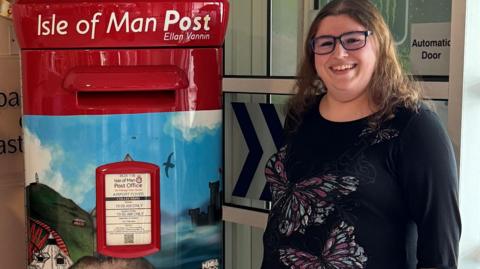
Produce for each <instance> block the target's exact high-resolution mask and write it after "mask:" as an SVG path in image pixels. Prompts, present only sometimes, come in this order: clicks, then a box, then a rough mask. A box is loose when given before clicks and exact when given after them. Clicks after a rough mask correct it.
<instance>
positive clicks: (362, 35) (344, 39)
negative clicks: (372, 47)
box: [310, 31, 373, 55]
mask: <svg viewBox="0 0 480 269" xmlns="http://www.w3.org/2000/svg"><path fill="white" fill-rule="evenodd" d="M372 34H373V32H372V31H353V32H347V33H343V34H341V35H339V36H333V35H322V36H318V37H315V38H312V40H311V41H310V45H311V47H312V51H313V53H315V54H319V55H325V54H329V53H331V52H332V51H334V50H335V47H336V46H337V40H339V41H340V44H342V47H343V48H344V49H346V50H358V49H361V48H363V47H365V44H367V36H369V35H372Z"/></svg>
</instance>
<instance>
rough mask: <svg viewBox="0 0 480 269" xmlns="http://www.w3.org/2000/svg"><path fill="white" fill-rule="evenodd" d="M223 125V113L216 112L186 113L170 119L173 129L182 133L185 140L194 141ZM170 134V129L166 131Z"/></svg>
mask: <svg viewBox="0 0 480 269" xmlns="http://www.w3.org/2000/svg"><path fill="white" fill-rule="evenodd" d="M221 123H222V112H221V111H220V110H218V111H217V110H215V111H186V112H180V113H177V114H176V115H175V116H173V117H172V118H171V119H170V124H169V125H171V126H172V127H173V128H175V129H177V130H178V131H180V132H181V133H182V136H183V139H185V140H187V141H192V140H194V139H196V138H197V137H199V136H201V135H203V134H205V133H206V132H209V131H212V130H214V129H216V128H218V127H219V126H220V125H221ZM165 131H166V132H167V133H168V132H170V131H171V130H170V128H168V125H167V128H166V129H165Z"/></svg>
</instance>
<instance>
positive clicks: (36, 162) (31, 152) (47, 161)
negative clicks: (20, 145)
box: [23, 128, 61, 186]
mask: <svg viewBox="0 0 480 269" xmlns="http://www.w3.org/2000/svg"><path fill="white" fill-rule="evenodd" d="M23 142H24V148H25V152H26V153H27V154H28V155H27V156H28V158H26V159H25V178H26V181H27V182H26V184H27V185H28V184H29V183H31V182H34V181H35V174H38V177H39V178H40V179H45V178H46V176H47V175H48V174H51V170H52V168H51V163H52V159H53V155H54V152H53V151H54V150H53V149H51V148H48V147H45V146H44V145H42V142H41V141H40V139H38V137H37V136H36V135H34V134H32V133H31V132H30V130H28V129H27V128H25V129H24V141H23ZM58 176H60V177H61V175H57V177H56V178H55V179H54V182H53V183H55V184H54V185H56V186H58V185H61V183H60V182H59V180H60V178H59V177H58Z"/></svg>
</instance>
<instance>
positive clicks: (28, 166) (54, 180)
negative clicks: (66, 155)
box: [24, 128, 95, 204]
mask: <svg viewBox="0 0 480 269" xmlns="http://www.w3.org/2000/svg"><path fill="white" fill-rule="evenodd" d="M24 147H25V152H28V156H30V158H28V159H26V160H25V174H26V185H28V184H30V183H33V182H35V173H37V174H38V178H39V180H40V183H42V184H45V185H48V186H49V187H50V188H52V189H54V190H56V191H57V192H59V193H61V194H62V196H65V197H67V198H70V199H73V200H74V201H75V202H76V203H77V204H81V203H82V202H83V200H84V199H85V194H86V193H87V192H89V191H90V190H91V189H92V188H93V186H95V184H94V183H95V166H94V165H93V164H89V165H87V166H86V168H85V169H84V170H83V173H82V174H80V176H79V178H78V180H76V181H75V182H74V183H73V184H72V183H69V182H66V181H65V179H64V178H63V176H62V174H61V173H60V172H59V171H57V170H55V169H54V168H53V167H52V162H53V160H62V159H63V151H62V150H61V149H59V148H55V147H49V146H46V145H43V144H42V142H41V141H40V139H39V138H38V137H37V136H36V135H35V134H33V133H31V132H30V131H29V130H28V129H27V128H25V131H24ZM67 186H68V187H67Z"/></svg>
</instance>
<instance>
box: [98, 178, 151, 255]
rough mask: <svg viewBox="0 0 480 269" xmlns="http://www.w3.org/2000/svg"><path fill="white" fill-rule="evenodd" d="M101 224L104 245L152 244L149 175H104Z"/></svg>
mask: <svg viewBox="0 0 480 269" xmlns="http://www.w3.org/2000/svg"><path fill="white" fill-rule="evenodd" d="M105 221H106V222H105V225H106V235H107V245H108V246H124V245H146V244H150V243H151V242H152V230H151V228H152V212H151V179H150V174H148V173H145V174H108V175H106V176H105Z"/></svg>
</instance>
